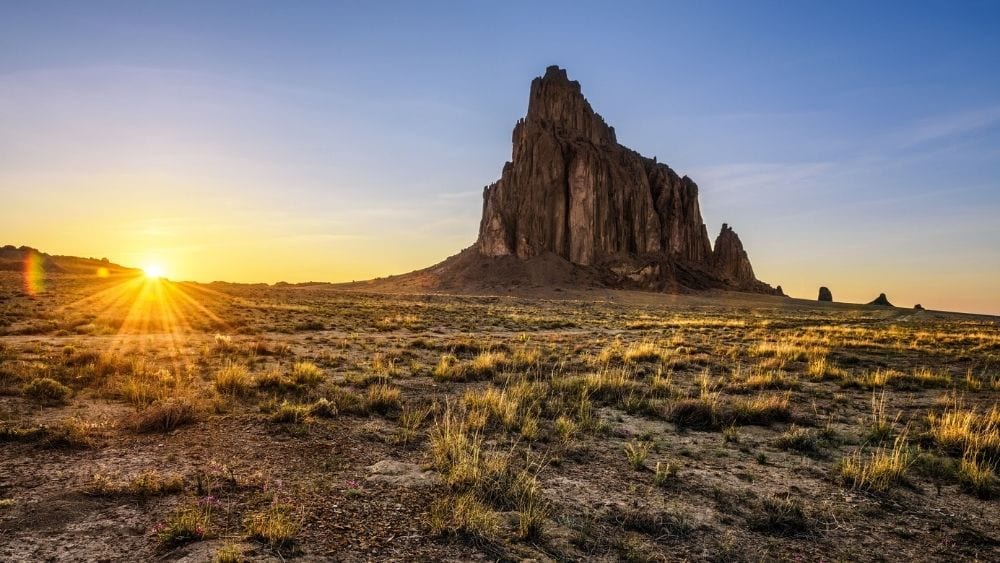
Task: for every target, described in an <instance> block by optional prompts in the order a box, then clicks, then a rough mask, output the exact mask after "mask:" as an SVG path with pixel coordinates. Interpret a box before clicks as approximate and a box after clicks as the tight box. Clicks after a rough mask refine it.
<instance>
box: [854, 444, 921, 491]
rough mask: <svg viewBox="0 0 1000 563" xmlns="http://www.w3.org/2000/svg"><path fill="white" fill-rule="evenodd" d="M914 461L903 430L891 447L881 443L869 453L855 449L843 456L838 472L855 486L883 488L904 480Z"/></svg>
mask: <svg viewBox="0 0 1000 563" xmlns="http://www.w3.org/2000/svg"><path fill="white" fill-rule="evenodd" d="M911 463H912V456H911V455H910V451H909V448H908V446H907V442H906V434H905V433H904V434H901V435H900V436H897V437H896V440H895V442H894V443H893V446H892V447H891V448H886V447H883V446H879V447H877V448H876V449H875V450H874V451H872V452H871V453H869V454H867V455H865V453H864V452H863V451H862V450H860V449H858V450H856V451H855V452H854V453H853V454H851V455H849V456H847V457H845V458H844V459H842V460H841V462H840V467H839V468H838V473H839V475H840V477H841V478H842V479H843V481H844V482H845V483H847V484H849V485H851V486H852V487H853V488H855V489H862V490H868V491H875V492H884V491H887V490H889V489H890V488H892V487H893V486H894V485H897V484H899V483H901V482H902V481H903V478H904V475H905V474H906V470H907V468H908V467H909V466H910V464H911Z"/></svg>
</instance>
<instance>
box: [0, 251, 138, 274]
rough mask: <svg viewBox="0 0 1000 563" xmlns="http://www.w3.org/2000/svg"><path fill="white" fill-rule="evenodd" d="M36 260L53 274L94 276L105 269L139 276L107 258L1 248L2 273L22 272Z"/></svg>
mask: <svg viewBox="0 0 1000 563" xmlns="http://www.w3.org/2000/svg"><path fill="white" fill-rule="evenodd" d="M29 258H30V259H31V260H36V261H37V264H38V266H36V267H40V268H41V269H42V270H43V271H45V272H47V273H51V274H94V273H95V272H97V271H98V270H100V269H101V268H105V269H107V271H108V274H138V273H139V271H140V270H139V269H138V268H128V267H125V266H121V265H119V264H115V263H113V262H110V261H109V260H108V259H107V258H81V257H79V256H58V255H52V254H46V253H44V252H41V251H40V250H38V249H36V248H31V247H30V246H14V245H11V244H8V245H6V246H3V247H0V272H12V271H22V270H24V268H25V263H26V262H27V261H28V260H29Z"/></svg>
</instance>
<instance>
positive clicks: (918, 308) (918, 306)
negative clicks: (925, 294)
mask: <svg viewBox="0 0 1000 563" xmlns="http://www.w3.org/2000/svg"><path fill="white" fill-rule="evenodd" d="M913 309H914V310H915V311H923V310H924V306H923V305H921V304H920V303H917V304H916V305H914V306H913Z"/></svg>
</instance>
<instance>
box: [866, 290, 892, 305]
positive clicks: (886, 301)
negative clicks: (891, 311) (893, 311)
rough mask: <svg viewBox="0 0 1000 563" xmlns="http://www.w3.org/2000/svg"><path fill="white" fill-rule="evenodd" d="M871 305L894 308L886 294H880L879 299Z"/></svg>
mask: <svg viewBox="0 0 1000 563" xmlns="http://www.w3.org/2000/svg"><path fill="white" fill-rule="evenodd" d="M869 305H881V306H883V307H894V305H893V304H892V303H889V298H888V297H886V296H885V294H884V293H879V294H878V297H876V298H875V300H874V301H872V302H871V303H869Z"/></svg>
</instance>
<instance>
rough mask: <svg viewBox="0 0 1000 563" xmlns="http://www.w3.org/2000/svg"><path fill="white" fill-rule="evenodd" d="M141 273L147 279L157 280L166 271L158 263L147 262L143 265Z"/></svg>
mask: <svg viewBox="0 0 1000 563" xmlns="http://www.w3.org/2000/svg"><path fill="white" fill-rule="evenodd" d="M142 273H143V274H144V275H145V276H146V277H147V278H149V279H153V280H158V279H160V278H162V277H164V276H165V275H166V271H165V270H164V269H163V266H162V265H160V264H147V265H146V266H143V268H142Z"/></svg>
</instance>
